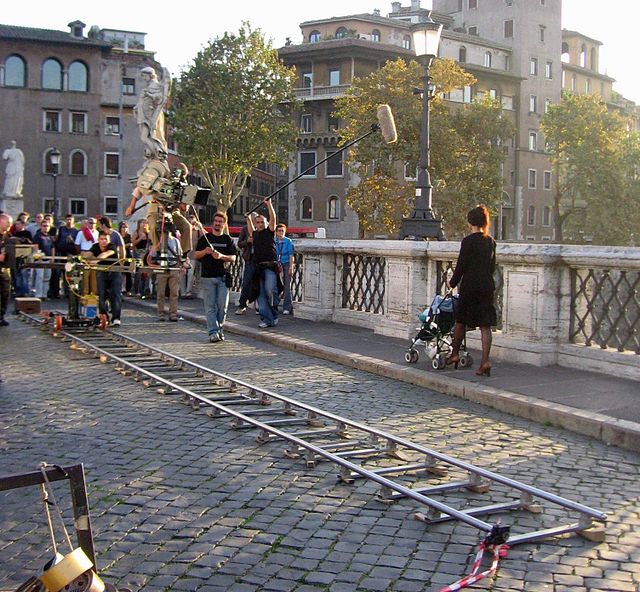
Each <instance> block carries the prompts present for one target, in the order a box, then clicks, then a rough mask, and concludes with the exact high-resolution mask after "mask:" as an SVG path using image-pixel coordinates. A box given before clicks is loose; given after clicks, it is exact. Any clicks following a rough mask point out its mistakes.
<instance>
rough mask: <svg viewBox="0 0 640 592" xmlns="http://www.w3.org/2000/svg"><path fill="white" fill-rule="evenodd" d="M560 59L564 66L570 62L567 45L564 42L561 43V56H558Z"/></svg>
mask: <svg viewBox="0 0 640 592" xmlns="http://www.w3.org/2000/svg"><path fill="white" fill-rule="evenodd" d="M560 59H561V60H562V61H563V62H564V63H565V64H568V63H569V62H570V61H571V56H570V54H569V44H568V43H567V42H566V41H563V42H562V55H561V56H560Z"/></svg>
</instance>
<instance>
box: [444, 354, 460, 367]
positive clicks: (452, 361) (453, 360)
mask: <svg viewBox="0 0 640 592" xmlns="http://www.w3.org/2000/svg"><path fill="white" fill-rule="evenodd" d="M459 363H460V356H459V355H457V354H456V355H453V356H449V357H448V358H446V359H445V364H446V365H447V366H451V365H452V364H453V367H454V368H455V369H456V370H457V369H458V364H459Z"/></svg>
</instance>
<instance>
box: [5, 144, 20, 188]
mask: <svg viewBox="0 0 640 592" xmlns="http://www.w3.org/2000/svg"><path fill="white" fill-rule="evenodd" d="M2 158H3V159H4V160H6V161H7V168H6V169H5V178H4V190H3V192H2V195H4V196H5V197H22V184H23V182H24V154H23V152H22V150H20V148H16V141H15V140H12V141H11V148H7V149H6V150H5V151H4V152H3V154H2Z"/></svg>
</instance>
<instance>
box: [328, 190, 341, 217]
mask: <svg viewBox="0 0 640 592" xmlns="http://www.w3.org/2000/svg"><path fill="white" fill-rule="evenodd" d="M327 206H328V207H327V220H338V219H339V218H340V200H339V199H338V198H337V197H336V196H335V195H332V196H331V197H330V198H329V203H328V204H327Z"/></svg>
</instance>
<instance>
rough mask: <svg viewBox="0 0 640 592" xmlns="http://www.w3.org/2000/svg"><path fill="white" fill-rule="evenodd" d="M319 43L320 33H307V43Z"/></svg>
mask: <svg viewBox="0 0 640 592" xmlns="http://www.w3.org/2000/svg"><path fill="white" fill-rule="evenodd" d="M318 41H320V31H311V33H309V43H318Z"/></svg>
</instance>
